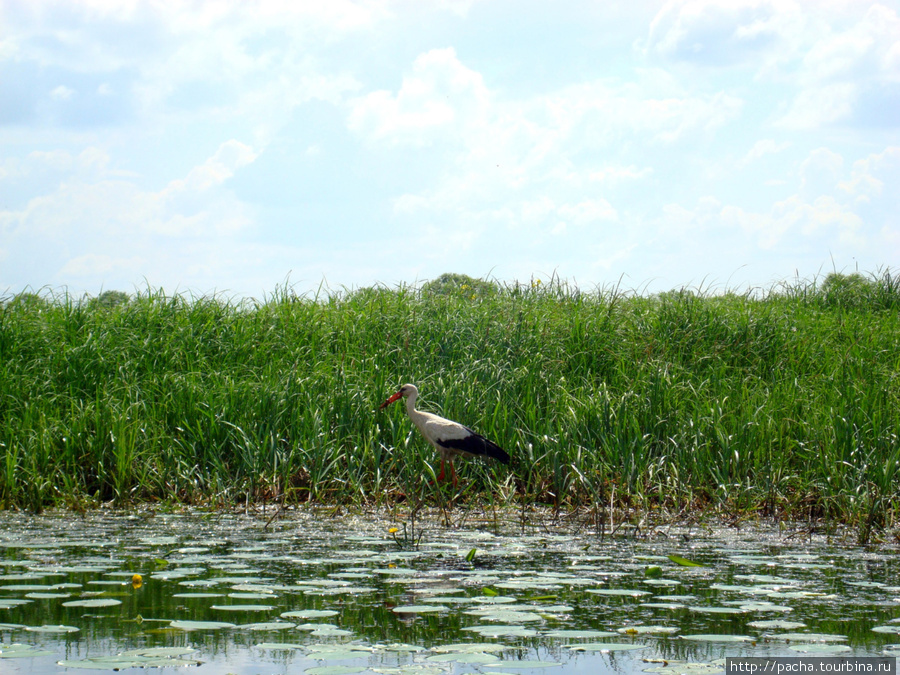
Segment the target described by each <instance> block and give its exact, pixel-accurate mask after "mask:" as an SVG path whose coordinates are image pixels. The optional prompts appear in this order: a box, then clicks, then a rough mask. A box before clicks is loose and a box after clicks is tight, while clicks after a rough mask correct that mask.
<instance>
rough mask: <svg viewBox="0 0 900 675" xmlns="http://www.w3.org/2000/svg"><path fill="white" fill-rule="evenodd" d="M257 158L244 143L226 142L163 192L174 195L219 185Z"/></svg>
mask: <svg viewBox="0 0 900 675" xmlns="http://www.w3.org/2000/svg"><path fill="white" fill-rule="evenodd" d="M257 156H258V153H257V152H255V151H254V150H253V148H251V147H250V146H249V145H246V144H245V143H241V142H240V141H236V140H234V139H232V140H230V141H226V142H225V143H223V144H222V145H221V146H219V149H218V150H216V154H214V155H213V156H212V157H210V158H209V159H207V160H206V161H205V162H204V163H203V164H201V165H200V166H197V167H194V168H193V169H191V171H190V173H189V174H188V175H187V177H186V178H184V179H182V180H175V181H172V182H171V183H170V184H169V186H168V187H167V188H166V190H165V192H166V193H176V192H182V191H185V190H187V191H192V192H199V191H202V190H207V189H209V188H211V187H214V186H216V185H221V184H222V183H224V182H225V181H226V180H228V179H229V178H231V177H232V176H234V174H235V172H236V171H237V170H238V169H240V168H241V167H243V166H246V165H247V164H250V163H252V162H253V160H255V159H256V158H257Z"/></svg>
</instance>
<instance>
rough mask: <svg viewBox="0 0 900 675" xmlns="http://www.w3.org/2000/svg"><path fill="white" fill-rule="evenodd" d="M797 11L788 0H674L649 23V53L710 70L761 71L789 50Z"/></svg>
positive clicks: (799, 21) (799, 15)
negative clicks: (745, 66) (739, 68)
mask: <svg viewBox="0 0 900 675" xmlns="http://www.w3.org/2000/svg"><path fill="white" fill-rule="evenodd" d="M802 23H803V18H802V12H801V8H800V7H799V5H798V4H797V3H796V2H792V1H790V0H787V1H785V0H683V1H680V0H674V1H670V2H668V3H666V5H665V6H664V7H663V8H662V9H661V10H660V11H659V13H658V14H657V15H656V17H655V18H654V19H653V21H652V22H651V24H650V30H649V33H648V36H647V39H646V41H645V43H644V48H645V49H646V50H647V52H648V53H650V54H653V55H656V56H659V57H661V58H664V59H667V60H674V61H685V62H690V63H695V64H702V65H706V66H711V67H722V66H729V65H735V64H738V65H740V64H748V65H751V66H753V67H757V68H758V67H761V66H762V65H764V64H765V63H767V62H769V61H771V60H777V59H780V58H782V52H783V51H784V50H786V49H789V50H792V49H793V48H792V47H791V41H792V40H795V39H796V32H797V27H798V25H799V24H802Z"/></svg>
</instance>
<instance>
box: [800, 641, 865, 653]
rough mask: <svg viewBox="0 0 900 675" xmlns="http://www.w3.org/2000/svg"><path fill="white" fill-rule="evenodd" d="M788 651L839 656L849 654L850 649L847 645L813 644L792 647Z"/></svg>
mask: <svg viewBox="0 0 900 675" xmlns="http://www.w3.org/2000/svg"><path fill="white" fill-rule="evenodd" d="M788 649H791V650H793V651H795V652H800V653H801V654H837V653H839V652H849V651H850V647H848V646H847V645H837V644H823V643H820V642H811V643H809V644H799V645H790V646H788Z"/></svg>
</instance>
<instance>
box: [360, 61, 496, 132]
mask: <svg viewBox="0 0 900 675" xmlns="http://www.w3.org/2000/svg"><path fill="white" fill-rule="evenodd" d="M487 106H488V94H487V89H486V88H485V85H484V81H483V80H482V78H481V75H479V74H478V73H476V72H474V71H472V70H470V69H468V68H466V67H465V66H464V65H463V64H462V63H461V62H460V61H459V59H458V58H457V56H456V52H455V50H453V49H452V48H446V49H434V50H431V51H429V52H427V53H425V54H422V55H420V56H419V57H418V58H416V60H415V62H414V63H413V66H412V72H411V73H410V74H409V75H407V76H405V77H404V78H403V82H402V84H401V86H400V89H399V91H398V92H397V95H396V96H394V95H393V94H391V92H389V91H383V90H382V91H376V92H372V93H371V94H368V95H366V96H363V97H361V98H360V99H358V100H357V101H355V102H353V103H352V107H351V110H350V114H349V117H348V126H349V127H350V129H351V130H353V131H354V132H356V133H358V134H360V135H362V136H364V137H366V138H367V139H369V140H371V141H385V140H387V141H389V142H393V143H410V144H412V145H426V144H429V143H430V142H433V141H434V140H435V138H436V136H437V135H438V134H441V135H443V134H452V133H459V132H460V131H462V128H461V127H463V126H465V125H467V124H472V123H473V122H474V121H475V120H477V118H479V117H480V116H482V115H483V114H484V112H485V109H486V107H487Z"/></svg>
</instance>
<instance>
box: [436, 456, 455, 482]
mask: <svg viewBox="0 0 900 675" xmlns="http://www.w3.org/2000/svg"><path fill="white" fill-rule="evenodd" d="M450 468H451V469H452V468H453V464H451V465H450ZM442 480H444V458H443V457H441V472H440V473H439V474H438V476H437V478H436V479H435V482H436V483H440V482H441V481H442Z"/></svg>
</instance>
